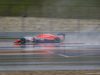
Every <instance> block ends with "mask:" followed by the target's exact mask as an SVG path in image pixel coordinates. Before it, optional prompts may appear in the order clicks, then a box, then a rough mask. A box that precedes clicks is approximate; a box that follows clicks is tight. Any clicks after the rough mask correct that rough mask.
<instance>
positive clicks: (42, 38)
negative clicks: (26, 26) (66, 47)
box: [14, 34, 65, 44]
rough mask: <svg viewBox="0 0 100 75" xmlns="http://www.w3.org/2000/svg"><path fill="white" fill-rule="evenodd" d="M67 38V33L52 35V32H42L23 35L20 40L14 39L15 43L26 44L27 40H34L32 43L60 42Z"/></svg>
mask: <svg viewBox="0 0 100 75" xmlns="http://www.w3.org/2000/svg"><path fill="white" fill-rule="evenodd" d="M64 38H65V34H57V35H52V34H40V35H38V36H35V37H23V38H20V39H19V40H16V41H14V43H20V44H25V43H27V42H32V43H50V42H52V43H59V42H61V41H63V40H64Z"/></svg>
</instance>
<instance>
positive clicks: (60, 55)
mask: <svg viewBox="0 0 100 75" xmlns="http://www.w3.org/2000/svg"><path fill="white" fill-rule="evenodd" d="M57 55H59V56H63V57H69V56H67V55H63V54H57Z"/></svg>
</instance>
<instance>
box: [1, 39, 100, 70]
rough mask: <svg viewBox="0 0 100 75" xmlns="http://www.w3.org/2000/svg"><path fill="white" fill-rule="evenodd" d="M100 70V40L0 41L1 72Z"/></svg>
mask: <svg viewBox="0 0 100 75" xmlns="http://www.w3.org/2000/svg"><path fill="white" fill-rule="evenodd" d="M94 69H100V44H99V43H66V42H61V43H27V44H14V43H13V40H8V41H7V40H6V41H4V40H2V41H0V71H5V70H7V71H11V70H94Z"/></svg>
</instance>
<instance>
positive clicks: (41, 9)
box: [0, 0, 100, 19]
mask: <svg viewBox="0 0 100 75" xmlns="http://www.w3.org/2000/svg"><path fill="white" fill-rule="evenodd" d="M0 4H1V5H0V15H1V16H22V15H23V14H26V15H27V16H32V17H49V18H50V17H54V18H82V19H87V18H89V19H91V18H93V19H100V14H99V13H100V7H93V6H100V0H0ZM11 4H14V5H11ZM27 4H28V5H27ZM41 5H43V6H41ZM53 5H55V6H53ZM67 6H69V7H67ZM75 6H77V7H75ZM78 6H79V7H78ZM82 6H83V7H82ZM86 6H90V7H86ZM91 6H92V7H91Z"/></svg>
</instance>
